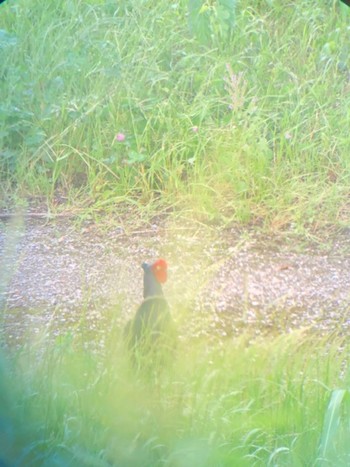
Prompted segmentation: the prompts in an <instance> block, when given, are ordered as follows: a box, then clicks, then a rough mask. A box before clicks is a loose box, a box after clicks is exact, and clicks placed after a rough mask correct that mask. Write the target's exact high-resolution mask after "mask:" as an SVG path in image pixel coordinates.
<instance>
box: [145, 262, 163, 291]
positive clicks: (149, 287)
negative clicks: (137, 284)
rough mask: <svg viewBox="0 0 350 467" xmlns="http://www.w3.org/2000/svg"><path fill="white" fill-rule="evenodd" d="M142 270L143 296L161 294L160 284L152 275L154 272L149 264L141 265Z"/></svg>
mask: <svg viewBox="0 0 350 467" xmlns="http://www.w3.org/2000/svg"><path fill="white" fill-rule="evenodd" d="M142 267H143V270H144V275H143V298H148V297H154V296H163V289H162V286H161V284H160V283H159V282H158V281H157V279H156V278H155V277H154V274H153V272H152V270H151V268H150V267H149V265H147V264H144V265H142Z"/></svg>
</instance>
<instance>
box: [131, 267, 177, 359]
mask: <svg viewBox="0 0 350 467" xmlns="http://www.w3.org/2000/svg"><path fill="white" fill-rule="evenodd" d="M142 268H143V270H144V278H143V296H144V300H143V302H142V303H141V305H140V306H139V308H138V309H137V311H136V314H135V316H134V318H133V319H132V320H131V321H129V322H128V323H127V325H126V328H125V336H126V338H127V342H128V346H129V349H130V350H131V352H132V356H133V360H134V362H137V363H138V365H139V366H142V367H145V366H150V365H153V366H157V365H158V364H163V363H164V362H165V361H168V360H169V356H170V355H171V354H172V353H173V351H174V348H175V346H176V331H175V326H174V323H173V320H172V317H171V314H170V310H169V305H168V303H167V301H166V299H165V298H164V294H163V289H162V283H164V282H165V281H166V280H167V264H166V262H165V261H164V260H162V259H160V260H157V261H155V262H154V263H152V264H148V263H143V265H142Z"/></svg>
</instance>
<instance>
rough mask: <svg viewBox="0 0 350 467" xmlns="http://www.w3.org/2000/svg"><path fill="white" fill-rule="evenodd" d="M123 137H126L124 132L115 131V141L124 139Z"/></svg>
mask: <svg viewBox="0 0 350 467" xmlns="http://www.w3.org/2000/svg"><path fill="white" fill-rule="evenodd" d="M125 138H126V136H125V135H124V133H117V135H116V137H115V139H116V141H119V142H123V141H125Z"/></svg>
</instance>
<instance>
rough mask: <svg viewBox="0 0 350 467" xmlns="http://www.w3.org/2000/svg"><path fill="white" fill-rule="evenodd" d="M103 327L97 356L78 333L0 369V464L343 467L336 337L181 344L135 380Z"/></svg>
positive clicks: (114, 336)
mask: <svg viewBox="0 0 350 467" xmlns="http://www.w3.org/2000/svg"><path fill="white" fill-rule="evenodd" d="M112 323H113V320H111V328H110V329H109V330H108V333H109V334H108V339H107V343H106V346H105V348H104V350H103V351H101V350H100V351H99V352H98V353H93V352H91V350H89V347H88V346H87V339H86V337H87V336H86V335H84V333H81V331H80V332H79V331H78V328H77V330H76V332H75V333H74V334H72V333H70V334H67V335H66V336H62V337H61V338H58V339H57V340H56V341H55V342H54V343H53V344H49V343H48V340H47V339H46V338H45V335H42V336H41V339H40V341H39V342H38V343H37V344H34V343H33V342H32V343H31V344H30V345H28V346H25V347H24V348H23V350H22V351H21V352H19V353H18V354H17V357H16V358H15V360H14V361H12V363H11V364H8V366H7V367H6V366H5V365H3V366H2V367H1V368H0V370H1V373H0V376H1V377H0V385H1V386H0V387H1V392H0V394H1V396H0V397H1V399H0V400H1V404H0V420H1V426H0V429H1V431H2V436H1V437H0V452H1V454H2V458H3V460H6V461H7V462H8V464H5V465H19V466H22V465H23V466H29V465H33V466H34V465H35V466H39V465H40V466H41V465H44V466H48V467H49V466H50V467H52V466H56V465H57V466H65V467H66V466H72V467H73V466H79V467H80V466H101V467H104V466H111V465H114V466H118V465H122V466H123V467H124V466H130V467H136V466H140V467H141V466H142V467H145V466H149V467H151V466H152V467H154V466H161V465H164V466H183V467H192V466H194V465H196V466H198V467H203V466H207V467H212V466H227V467H232V466H237V467H242V466H306V465H307V466H312V465H313V466H322V467H323V466H327V465H337V466H339V467H341V466H344V467H345V466H347V465H349V460H350V451H349V446H348V439H349V410H350V404H349V393H348V392H347V391H346V390H344V389H337V390H334V391H332V389H334V388H337V387H340V388H344V387H348V383H349V381H348V379H347V377H346V373H344V368H345V366H346V364H347V357H346V354H347V352H348V351H349V349H348V347H347V346H346V347H343V349H344V353H343V354H342V353H340V352H339V346H340V345H341V344H342V345H343V346H344V341H342V340H341V339H339V338H338V339H336V338H335V339H332V340H329V339H325V338H323V339H321V338H319V337H317V336H315V335H314V336H313V337H312V338H310V336H306V335H305V336H303V333H295V334H292V335H290V336H289V337H286V336H282V337H281V338H277V339H271V341H270V342H268V341H265V340H261V341H257V342H255V343H253V344H252V343H250V344H249V339H248V338H247V337H248V336H243V337H242V338H240V339H238V340H236V341H235V342H229V341H226V342H221V343H220V342H217V343H215V342H211V343H210V345H209V346H208V343H207V342H204V341H203V342H196V341H195V340H193V339H191V342H189V341H187V342H183V343H182V344H181V345H180V348H179V352H178V356H177V359H176V361H175V363H174V366H173V367H172V368H170V369H168V371H164V372H163V373H160V374H159V373H158V377H157V378H147V379H146V378H145V377H144V375H142V374H135V372H134V371H133V370H132V369H131V368H130V366H129V365H128V361H127V359H126V358H125V354H124V349H123V346H122V345H121V344H120V342H121V340H120V339H118V336H119V332H120V331H119V329H118V328H117V327H115V326H113V324H112ZM118 342H119V344H118ZM43 344H44V345H45V347H46V350H44V351H43V350H42V348H43ZM13 365H14V366H13ZM0 460H1V456H0ZM16 462H18V463H16Z"/></svg>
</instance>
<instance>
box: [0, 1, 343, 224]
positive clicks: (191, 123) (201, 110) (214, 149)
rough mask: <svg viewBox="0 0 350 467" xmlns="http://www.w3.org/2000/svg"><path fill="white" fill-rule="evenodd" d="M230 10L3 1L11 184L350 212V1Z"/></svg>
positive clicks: (286, 219)
mask: <svg viewBox="0 0 350 467" xmlns="http://www.w3.org/2000/svg"><path fill="white" fill-rule="evenodd" d="M197 3H198V2H197ZM233 3H234V2H233ZM227 4H230V2H227ZM191 5H196V2H192V3H191ZM193 8H194V7H193ZM226 8H227V9H226V10H225V11H222V10H220V8H217V4H216V3H215V2H213V3H212V8H211V9H209V10H206V11H205V12H204V13H203V12H202V13H201V14H199V15H197V16H196V14H195V13H196V11H195V10H194V12H193V11H192V10H190V14H189V15H188V1H187V0H180V1H179V2H174V3H171V4H169V2H167V1H165V0H162V1H158V2H154V1H133V0H129V1H125V2H123V5H120V6H119V5H118V4H117V3H116V2H114V1H105V2H101V1H99V0H89V1H84V2H83V1H79V0H70V1H67V2H63V3H62V4H57V3H50V2H46V3H45V4H43V2H40V1H39V0H18V1H12V2H6V3H5V4H3V5H1V15H0V30H1V31H0V34H1V46H0V56H1V60H0V79H1V83H2V85H1V87H0V102H1V105H0V151H1V156H2V157H1V180H2V183H1V185H2V188H3V190H4V192H5V191H6V190H7V189H9V187H10V188H11V189H12V192H13V193H16V194H17V195H18V196H19V197H22V198H23V197H25V196H27V195H28V194H31V195H33V194H40V195H44V196H46V197H47V199H48V200H49V201H50V200H51V201H52V199H53V198H54V196H55V195H57V194H60V195H61V196H62V195H63V196H64V200H65V202H67V203H74V204H75V205H79V204H81V205H82V206H87V205H89V206H93V207H94V208H98V209H101V208H103V209H106V210H108V209H114V208H115V206H118V204H119V203H124V202H129V203H133V204H136V205H137V206H138V207H139V208H141V209H142V208H143V207H144V206H146V205H148V206H149V205H150V204H153V206H155V207H159V205H163V206H174V207H177V208H180V209H183V210H186V211H191V212H194V213H196V215H198V216H200V217H202V218H204V219H214V220H220V221H223V222H231V221H237V220H238V221H246V222H249V221H252V220H256V219H260V220H261V219H262V220H264V222H266V223H267V224H269V225H272V226H273V227H275V228H280V227H283V226H285V225H287V224H290V223H295V224H296V225H300V226H305V225H308V224H315V225H320V224H321V225H322V224H324V223H325V222H338V221H340V222H341V221H344V220H346V219H347V218H348V214H347V213H348V211H347V197H348V186H349V157H348V147H349V131H348V118H349V111H348V109H349V104H350V93H349V89H350V88H349V69H350V63H349V58H348V57H349V54H348V44H349V43H350V37H349V35H350V31H349V28H348V24H349V18H350V16H349V12H348V10H349V9H347V7H345V6H344V5H343V7H341V6H340V2H337V1H331V0H322V1H318V2H313V1H312V2H310V1H308V0H304V1H300V2H297V3H296V2H288V1H283V0H279V1H277V0H276V1H267V0H266V1H259V2H248V1H244V0H241V1H238V2H236V7H235V9H232V8H231V7H226ZM227 15H228V16H227ZM227 18H228V19H227ZM201 21H204V23H201ZM205 21H206V22H205ZM225 21H226V23H225ZM203 24H204V26H205V28H206V29H205V28H204V29H203V28H202V29H201V26H203ZM208 28H209V29H208ZM204 30H205V31H207V30H209V32H210V34H209V35H208V34H206V33H204V32H203V31H204Z"/></svg>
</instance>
